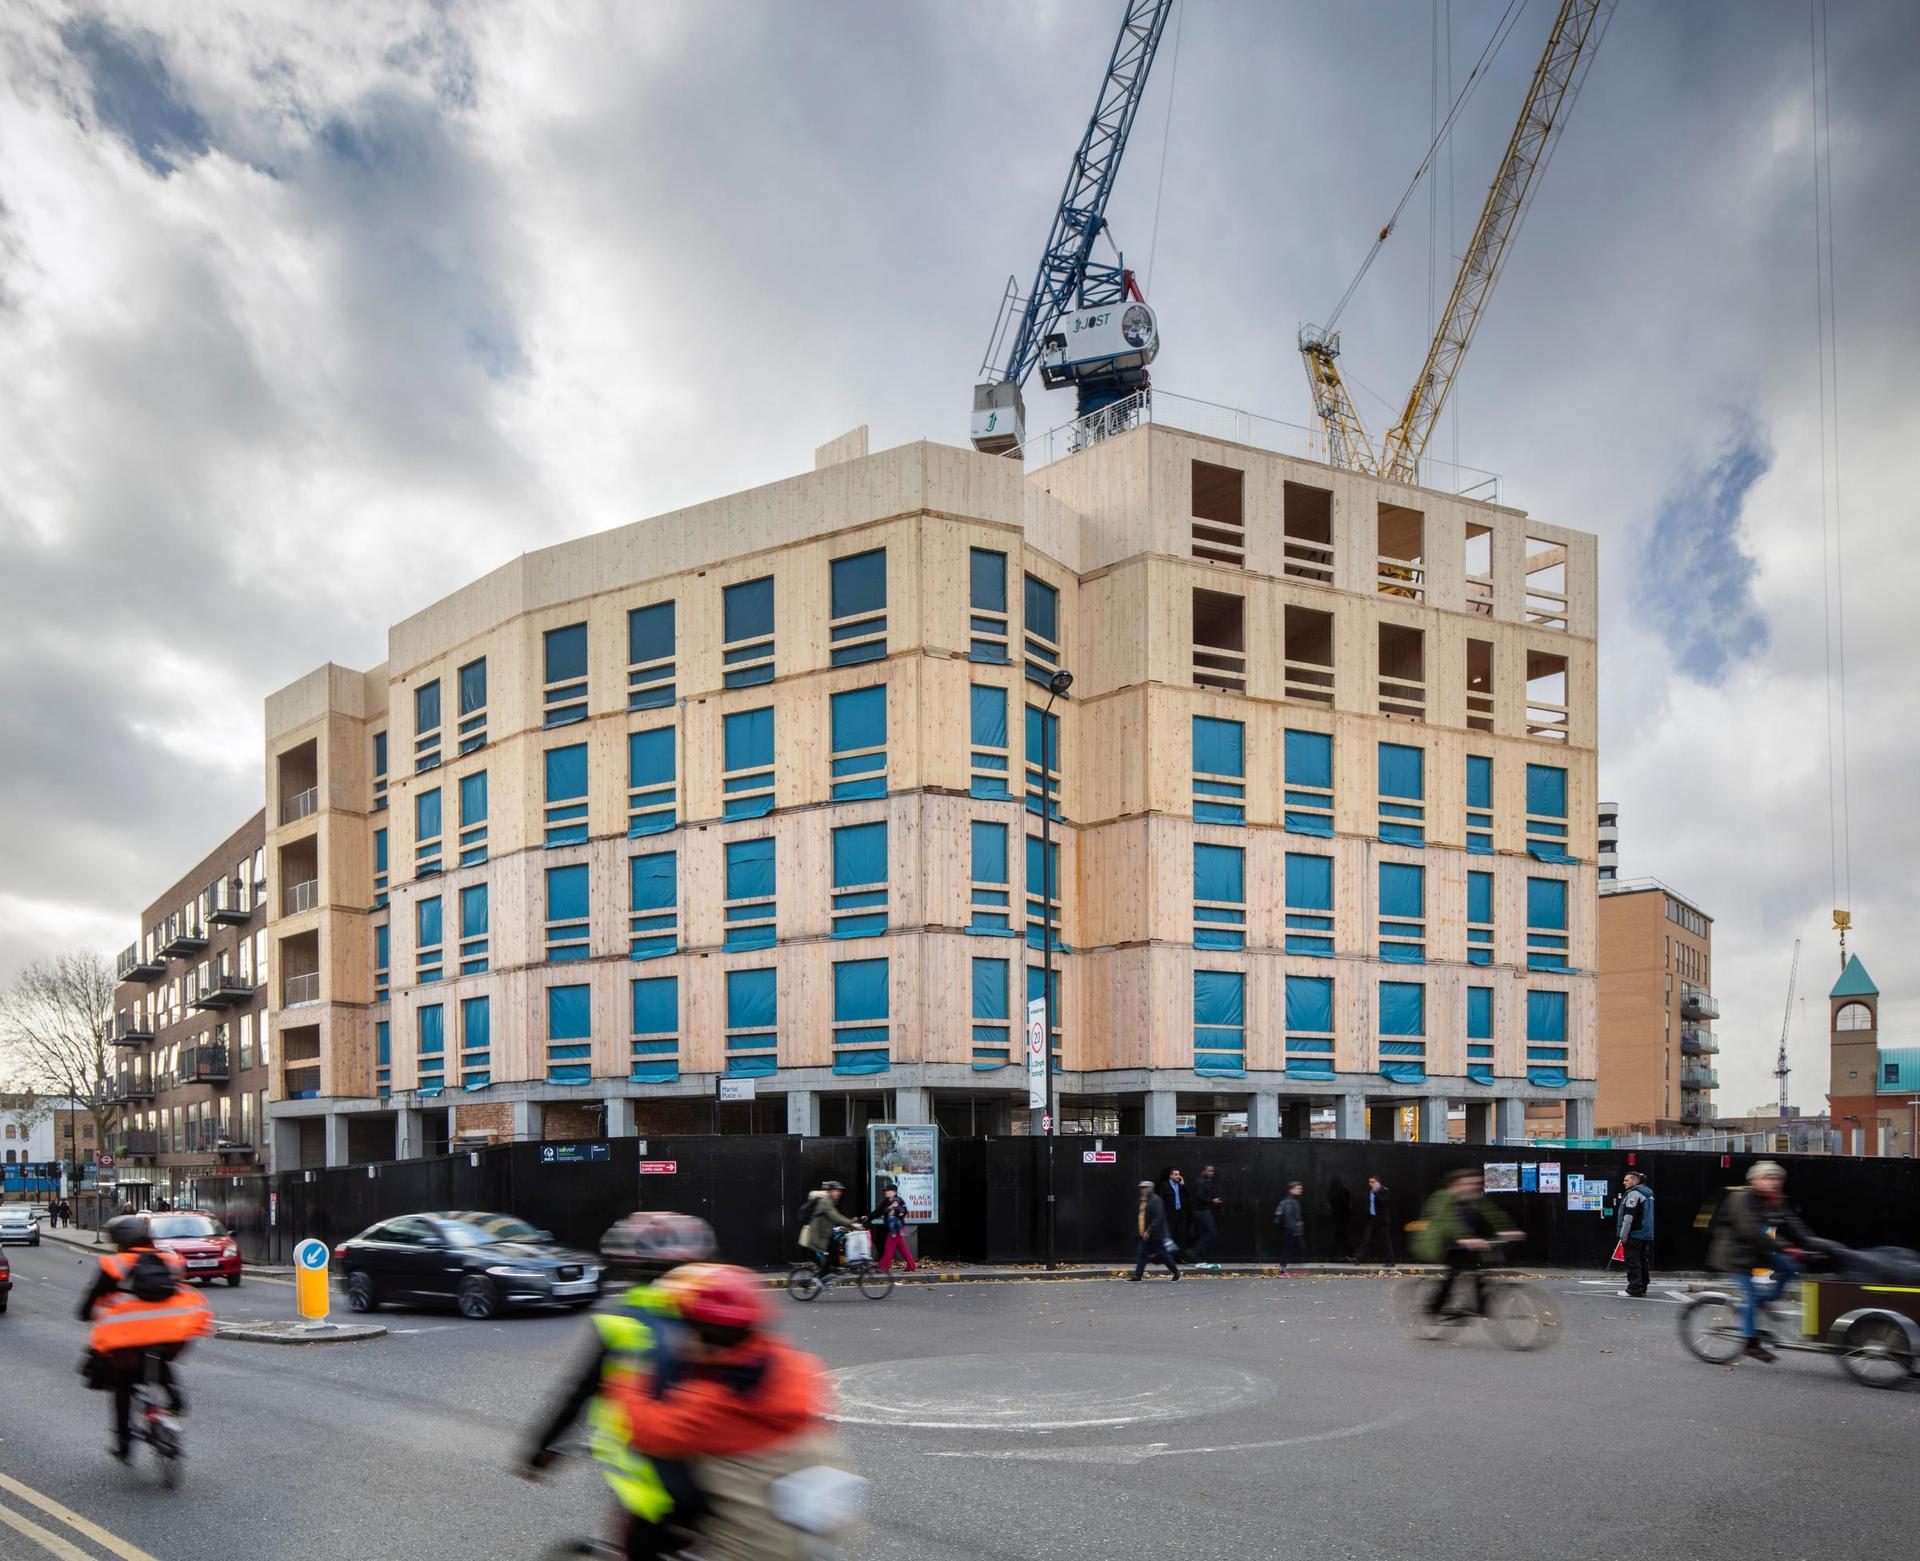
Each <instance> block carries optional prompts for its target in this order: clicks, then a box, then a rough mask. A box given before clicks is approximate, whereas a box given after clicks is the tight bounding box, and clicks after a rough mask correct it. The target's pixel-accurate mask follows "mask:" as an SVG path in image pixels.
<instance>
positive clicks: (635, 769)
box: [627, 726, 678, 838]
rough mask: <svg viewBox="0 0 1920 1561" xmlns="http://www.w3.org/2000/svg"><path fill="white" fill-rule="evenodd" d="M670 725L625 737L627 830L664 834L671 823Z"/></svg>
mask: <svg viewBox="0 0 1920 1561" xmlns="http://www.w3.org/2000/svg"><path fill="white" fill-rule="evenodd" d="M674 770H675V764H674V753H673V728H672V727H670V726H656V727H653V728H651V729H650V730H648V731H644V732H633V733H630V734H629V735H628V737H627V833H628V835H630V836H634V837H636V838H637V837H639V836H642V835H660V834H665V833H666V832H667V831H668V830H670V829H672V828H673V827H674V824H675V823H676V821H677V818H678V812H677V809H676V807H675V805H674V779H675V777H674Z"/></svg>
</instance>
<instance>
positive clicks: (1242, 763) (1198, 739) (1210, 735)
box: [1193, 715, 1247, 776]
mask: <svg viewBox="0 0 1920 1561" xmlns="http://www.w3.org/2000/svg"><path fill="white" fill-rule="evenodd" d="M1193 767H1194V769H1195V770H1197V771H1198V772H1199V773H1200V774H1202V775H1240V776H1244V775H1245V774H1246V773H1247V729H1246V727H1245V726H1244V725H1242V724H1241V723H1240V722H1238V721H1222V720H1218V719H1216V718H1215V717H1213V716H1209V715H1197V716H1195V717H1194V718H1193Z"/></svg>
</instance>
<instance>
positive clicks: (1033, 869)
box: [1027, 835, 1071, 953]
mask: <svg viewBox="0 0 1920 1561" xmlns="http://www.w3.org/2000/svg"><path fill="white" fill-rule="evenodd" d="M1043 845H1044V846H1045V847H1046V849H1045V851H1044V852H1043V851H1042V849H1041V848H1042V846H1043ZM1049 932H1051V934H1052V936H1053V946H1054V948H1055V950H1057V951H1059V952H1063V953H1066V952H1071V950H1069V949H1068V948H1067V946H1066V944H1064V943H1062V942H1061V941H1060V842H1059V841H1057V840H1054V841H1042V840H1041V838H1040V837H1039V836H1038V835H1028V836H1027V947H1028V948H1031V949H1037V948H1044V947H1045V946H1046V937H1047V934H1048V933H1049Z"/></svg>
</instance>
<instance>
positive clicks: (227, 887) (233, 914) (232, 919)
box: [204, 878, 254, 927]
mask: <svg viewBox="0 0 1920 1561" xmlns="http://www.w3.org/2000/svg"><path fill="white" fill-rule="evenodd" d="M204 898H205V900H206V904H207V920H208V921H210V922H214V923H217V924H218V925H220V926H222V927H240V926H244V925H245V924H246V923H247V922H249V921H251V920H252V919H253V908H254V907H253V890H252V889H251V888H250V887H248V886H247V885H245V884H242V883H241V882H240V880H239V879H238V878H216V879H214V881H213V882H212V883H210V884H208V885H207V892H206V895H205V896H204Z"/></svg>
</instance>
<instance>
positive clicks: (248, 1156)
mask: <svg viewBox="0 0 1920 1561" xmlns="http://www.w3.org/2000/svg"><path fill="white" fill-rule="evenodd" d="M211 1147H212V1149H213V1152H214V1153H215V1154H217V1155H219V1156H220V1157H221V1158H222V1159H223V1160H226V1159H232V1160H256V1159H258V1158H259V1155H258V1153H257V1152H256V1151H255V1149H254V1147H253V1145H252V1144H250V1143H248V1142H247V1139H246V1135H245V1134H242V1135H241V1136H240V1137H239V1138H219V1137H216V1138H215V1139H214V1141H213V1144H212V1146H211Z"/></svg>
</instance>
